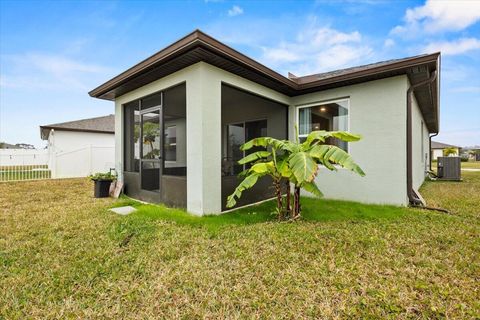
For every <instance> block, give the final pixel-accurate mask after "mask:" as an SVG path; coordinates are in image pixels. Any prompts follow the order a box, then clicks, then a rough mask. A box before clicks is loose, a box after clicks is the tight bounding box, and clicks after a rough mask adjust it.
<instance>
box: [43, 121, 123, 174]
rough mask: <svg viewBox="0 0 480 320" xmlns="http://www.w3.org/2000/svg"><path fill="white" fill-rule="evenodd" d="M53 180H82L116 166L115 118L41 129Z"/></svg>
mask: <svg viewBox="0 0 480 320" xmlns="http://www.w3.org/2000/svg"><path fill="white" fill-rule="evenodd" d="M40 136H41V138H42V139H43V140H47V141H48V146H47V149H48V153H49V163H48V166H49V168H50V170H51V171H52V177H54V178H71V177H85V176H88V175H90V174H92V173H95V172H108V171H109V170H110V169H111V168H114V167H115V118H114V115H108V116H103V117H97V118H91V119H83V120H76V121H70V122H63V123H55V124H50V125H44V126H40Z"/></svg>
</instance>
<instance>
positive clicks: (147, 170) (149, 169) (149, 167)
mask: <svg viewBox="0 0 480 320" xmlns="http://www.w3.org/2000/svg"><path fill="white" fill-rule="evenodd" d="M141 181H142V189H144V190H149V191H154V192H160V161H156V160H150V161H142V179H141Z"/></svg>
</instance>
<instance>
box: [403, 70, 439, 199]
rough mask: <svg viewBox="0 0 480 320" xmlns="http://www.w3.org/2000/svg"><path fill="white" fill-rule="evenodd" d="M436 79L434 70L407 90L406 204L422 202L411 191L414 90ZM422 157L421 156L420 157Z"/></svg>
mask: <svg viewBox="0 0 480 320" xmlns="http://www.w3.org/2000/svg"><path fill="white" fill-rule="evenodd" d="M436 78H437V71H436V70H435V71H434V72H433V73H432V74H431V75H430V78H429V79H427V80H425V81H422V82H419V83H417V84H414V85H411V86H410V87H409V88H408V90H407V196H408V202H409V203H410V204H411V205H416V206H418V205H422V201H421V200H420V199H419V198H418V197H417V195H416V194H415V192H414V191H413V170H412V169H413V160H412V157H413V147H412V100H413V93H414V91H415V89H417V88H419V87H422V86H424V85H427V84H430V83H432V82H433V81H435V79H436ZM422 156H423V155H422Z"/></svg>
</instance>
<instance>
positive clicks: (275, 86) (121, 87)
mask: <svg viewBox="0 0 480 320" xmlns="http://www.w3.org/2000/svg"><path fill="white" fill-rule="evenodd" d="M200 61H204V62H206V63H209V64H211V65H214V66H216V67H218V68H222V69H224V70H226V71H228V72H232V73H234V74H237V75H238V76H240V77H243V78H245V79H248V80H250V81H254V82H257V83H259V84H260V85H263V86H265V87H268V88H270V89H272V90H275V91H277V92H280V93H283V94H285V95H287V96H290V97H293V96H297V95H302V94H306V93H310V92H314V91H318V90H327V89H332V88H337V87H342V86H348V85H354V84H358V83H362V82H367V81H373V80H379V79H384V78H388V77H394V76H398V75H407V76H408V78H409V81H410V84H412V85H414V84H415V83H418V82H421V81H422V80H424V79H425V78H428V77H429V75H430V73H431V72H433V71H437V72H438V76H437V79H439V78H440V74H439V68H440V53H439V52H436V53H433V54H425V55H420V56H415V57H409V58H404V59H396V60H390V61H383V62H378V63H373V64H369V65H363V66H357V67H353V68H347V69H342V70H336V71H332V72H325V73H319V74H314V75H308V76H303V77H294V76H290V77H284V76H283V75H281V74H279V73H277V72H275V71H274V70H272V69H270V68H268V67H266V66H264V65H263V64H261V63H259V62H257V61H255V60H253V59H251V58H249V57H247V56H246V55H244V54H242V53H240V52H238V51H236V50H235V49H233V48H230V47H229V46H227V45H225V44H223V43H221V42H220V41H218V40H216V39H214V38H212V37H211V36H209V35H207V34H205V33H203V32H202V31H200V30H195V31H193V32H192V33H190V34H188V35H186V36H185V37H183V38H181V39H180V40H178V41H176V42H175V43H173V44H172V45H170V46H168V47H166V48H164V49H162V50H160V51H159V52H157V53H156V54H154V55H152V56H150V57H149V58H147V59H145V60H143V61H141V62H140V63H138V64H136V65H135V66H133V67H131V68H129V69H128V70H126V71H124V72H122V73H121V74H119V75H118V76H116V77H114V78H112V79H111V80H109V81H107V82H105V83H104V84H102V85H100V86H98V87H97V88H95V89H93V90H92V91H90V92H89V95H90V96H92V97H95V98H100V99H106V100H114V99H115V98H116V97H118V96H121V95H123V94H125V93H127V92H130V91H132V90H135V89H136V88H139V87H141V86H144V85H145V84H147V83H150V82H152V81H155V80H156V79H160V78H162V77H164V76H166V75H168V74H171V73H173V72H176V71H178V70H181V69H183V68H185V67H187V66H189V65H192V64H194V63H197V62H200ZM439 86H440V82H439V81H438V80H437V82H436V83H435V84H431V85H429V88H428V90H429V92H426V91H425V90H418V92H416V93H415V95H416V96H417V98H418V97H421V98H422V100H423V102H421V103H420V102H419V104H421V105H422V113H423V114H424V117H427V118H428V121H427V122H428V123H427V126H428V127H429V130H430V132H438V107H439V106H438V102H439V101H438V100H439V98H438V94H439V90H440V87H439ZM432 94H433V96H432ZM432 110H433V111H432ZM432 112H433V113H432Z"/></svg>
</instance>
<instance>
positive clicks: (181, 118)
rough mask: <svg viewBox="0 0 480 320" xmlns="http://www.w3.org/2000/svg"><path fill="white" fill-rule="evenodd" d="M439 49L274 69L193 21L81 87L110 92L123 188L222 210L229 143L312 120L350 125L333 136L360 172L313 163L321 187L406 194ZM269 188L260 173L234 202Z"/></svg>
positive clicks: (391, 196)
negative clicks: (309, 70) (299, 70)
mask: <svg viewBox="0 0 480 320" xmlns="http://www.w3.org/2000/svg"><path fill="white" fill-rule="evenodd" d="M439 68H440V53H434V54H427V55H421V56H415V57H410V58H405V59H397V60H390V61H384V62H379V63H374V64H370V65H365V66H359V67H354V68H348V69H343V70H338V71H334V72H326V73H321V74H313V75H308V76H298V77H297V76H293V75H290V76H289V77H284V76H283V75H281V74H279V73H277V72H275V71H273V70H271V69H269V68H268V67H266V66H264V65H262V64H260V63H259V62H257V61H255V60H253V59H251V58H249V57H247V56H245V55H243V54H241V53H240V52H238V51H236V50H234V49H232V48H230V47H228V46H226V45H225V44H223V43H221V42H219V41H217V40H215V39H214V38H212V37H210V36H208V35H206V34H205V33H203V32H201V31H199V30H196V31H194V32H192V33H190V34H188V35H187V36H185V37H184V38H182V39H180V40H178V41H177V42H175V43H173V44H172V45H170V46H168V47H166V48H165V49H163V50H161V51H159V52H157V53H156V54H154V55H153V56H151V57H149V58H147V59H146V60H144V61H142V62H140V63H138V64H136V65H135V66H133V67H131V68H130V69H128V70H126V71H125V72H123V73H121V74H119V75H118V76H116V77H114V78H113V79H111V80H109V81H107V82H105V83H104V84H102V85H100V86H99V87H97V88H95V89H93V90H92V91H90V92H89V94H90V96H92V97H96V98H100V99H106V100H111V101H114V102H115V146H116V149H115V152H116V154H115V164H116V168H117V172H118V173H119V179H120V180H122V181H123V182H124V183H125V192H126V194H128V195H130V196H132V197H134V198H137V199H142V200H146V201H152V202H163V203H166V204H169V205H173V206H179V207H186V208H187V210H188V211H189V212H191V213H194V214H199V215H202V214H206V213H218V212H221V211H222V210H225V202H226V197H227V195H229V194H230V193H231V192H232V191H233V189H234V188H235V186H236V185H237V183H238V181H239V180H238V178H237V177H236V174H237V173H239V172H240V171H241V170H242V169H243V167H242V166H240V165H238V164H237V163H236V161H237V160H238V159H240V158H241V157H242V156H243V153H242V152H241V151H240V150H239V149H238V147H239V146H240V145H241V144H242V143H243V142H244V141H247V140H250V139H252V138H255V137H259V136H265V135H267V136H272V137H275V138H280V139H286V138H288V139H294V138H295V124H298V128H299V136H300V138H301V139H303V138H304V137H305V136H306V135H307V134H308V133H309V132H310V131H312V130H316V129H325V130H348V131H350V132H353V133H358V134H361V135H362V136H363V139H362V140H361V141H360V142H356V143H348V144H347V143H340V142H337V141H332V143H335V144H337V145H338V146H340V147H341V148H344V149H345V150H348V152H349V153H350V154H351V155H352V156H353V158H354V159H355V161H356V162H357V163H358V164H359V165H360V166H361V167H362V168H363V170H364V171H365V172H366V176H365V177H359V176H355V175H354V174H353V173H351V172H349V171H346V170H342V169H339V170H338V172H330V171H328V170H327V169H325V168H320V169H319V170H320V173H319V174H318V178H317V183H318V185H319V187H320V189H321V190H322V192H323V193H324V194H325V196H326V197H328V198H335V199H344V200H353V201H360V202H365V203H382V204H395V205H408V204H409V203H419V201H420V200H419V196H418V194H417V193H418V191H417V190H418V188H419V187H420V186H421V184H422V183H423V181H424V178H425V171H426V169H427V168H428V163H429V151H428V147H429V134H430V133H437V132H438V131H439V78H440V77H439V72H440V69H439ZM271 196H272V190H271V189H270V188H269V181H268V179H264V180H263V181H262V182H260V183H259V184H258V185H257V186H256V187H255V188H253V189H252V190H249V191H248V192H245V193H244V195H243V196H242V202H240V203H239V205H243V204H247V203H253V202H256V201H259V200H262V199H266V198H269V197H271Z"/></svg>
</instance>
